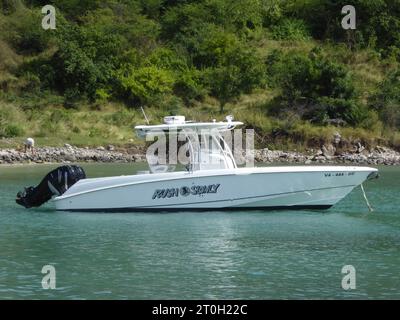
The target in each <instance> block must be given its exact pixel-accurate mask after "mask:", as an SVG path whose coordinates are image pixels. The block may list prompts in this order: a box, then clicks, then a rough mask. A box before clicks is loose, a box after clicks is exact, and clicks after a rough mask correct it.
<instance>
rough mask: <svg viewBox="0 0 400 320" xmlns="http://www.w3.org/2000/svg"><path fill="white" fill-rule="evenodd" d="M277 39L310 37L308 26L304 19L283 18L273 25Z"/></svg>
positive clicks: (274, 35) (274, 36)
mask: <svg viewBox="0 0 400 320" xmlns="http://www.w3.org/2000/svg"><path fill="white" fill-rule="evenodd" d="M271 31H272V37H273V39H275V40H306V39H308V38H309V37H310V35H309V31H308V28H307V26H306V24H305V22H304V21H303V20H299V19H283V20H281V21H280V22H279V24H277V25H274V26H272V27H271Z"/></svg>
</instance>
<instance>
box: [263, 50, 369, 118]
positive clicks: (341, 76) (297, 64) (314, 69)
mask: <svg viewBox="0 0 400 320" xmlns="http://www.w3.org/2000/svg"><path fill="white" fill-rule="evenodd" d="M267 69H268V72H267V73H268V78H269V83H270V85H271V86H273V87H278V88H280V89H281V95H280V96H279V100H280V101H281V103H278V104H277V105H276V106H275V108H272V111H273V112H275V113H278V112H279V111H280V110H279V109H278V108H279V106H281V105H282V104H283V106H284V107H285V108H286V109H294V110H296V111H297V112H298V113H299V114H300V115H301V116H302V117H303V119H310V120H313V121H314V122H317V123H324V122H325V121H326V120H327V119H332V118H340V119H342V120H344V121H346V122H347V123H349V124H352V125H356V124H358V123H359V122H360V121H362V114H363V111H362V108H361V106H360V104H359V103H358V102H357V100H356V96H357V95H356V92H355V88H354V86H353V84H352V81H351V77H350V75H349V73H348V71H347V70H346V68H345V66H344V65H342V64H339V63H335V62H332V61H329V60H327V59H326V58H325V57H324V56H323V53H322V52H321V51H320V50H319V49H314V50H312V51H311V52H310V54H309V55H306V54H303V53H294V52H290V53H286V54H284V53H282V52H279V51H275V52H273V53H272V54H271V55H270V56H269V57H268V58H267ZM275 102H276V101H275Z"/></svg>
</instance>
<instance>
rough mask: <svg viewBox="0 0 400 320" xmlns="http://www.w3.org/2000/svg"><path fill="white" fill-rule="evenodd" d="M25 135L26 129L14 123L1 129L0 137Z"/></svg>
mask: <svg viewBox="0 0 400 320" xmlns="http://www.w3.org/2000/svg"><path fill="white" fill-rule="evenodd" d="M24 133H25V130H24V128H23V127H22V126H20V125H18V124H14V123H10V124H7V125H6V126H5V127H2V128H1V129H0V137H4V138H13V137H21V136H23V135H24Z"/></svg>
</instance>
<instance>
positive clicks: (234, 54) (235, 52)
mask: <svg viewBox="0 0 400 320" xmlns="http://www.w3.org/2000/svg"><path fill="white" fill-rule="evenodd" d="M264 75H265V71H264V65H263V64H262V62H261V59H260V58H259V56H258V55H257V54H256V53H254V51H250V50H249V49H247V48H245V47H244V46H234V47H233V48H231V50H229V51H228V52H226V54H225V55H223V56H222V57H221V61H219V63H218V64H217V66H216V67H214V68H210V69H209V70H208V80H209V86H210V91H211V94H213V95H214V96H215V97H217V98H218V100H219V102H220V113H223V112H224V106H225V105H226V103H228V102H229V101H231V100H233V99H235V98H237V97H239V96H240V95H241V94H243V93H250V92H251V91H252V90H253V89H254V88H256V87H260V86H262V85H263V83H264Z"/></svg>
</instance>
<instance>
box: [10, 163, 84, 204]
mask: <svg viewBox="0 0 400 320" xmlns="http://www.w3.org/2000/svg"><path fill="white" fill-rule="evenodd" d="M85 178H86V174H85V171H83V169H82V168H81V167H79V166H75V165H71V166H69V165H67V166H62V167H58V168H57V169H55V170H53V171H51V172H49V173H48V174H47V175H46V176H45V177H44V178H43V180H42V181H41V182H40V183H39V185H37V186H36V187H27V188H25V190H24V191H20V192H18V194H17V198H16V199H15V202H17V203H18V204H19V205H21V206H24V207H25V208H31V207H40V206H41V205H42V204H43V203H45V202H47V201H49V200H50V199H51V197H52V196H54V195H55V196H60V195H62V194H63V193H64V192H65V191H67V190H68V188H70V187H71V186H72V185H73V184H75V183H76V182H77V181H79V180H81V179H85Z"/></svg>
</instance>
